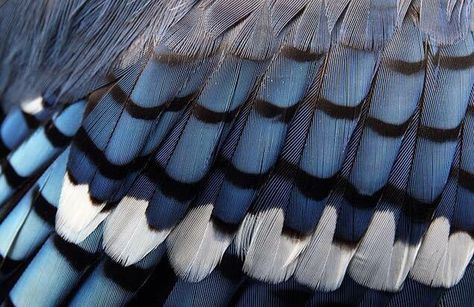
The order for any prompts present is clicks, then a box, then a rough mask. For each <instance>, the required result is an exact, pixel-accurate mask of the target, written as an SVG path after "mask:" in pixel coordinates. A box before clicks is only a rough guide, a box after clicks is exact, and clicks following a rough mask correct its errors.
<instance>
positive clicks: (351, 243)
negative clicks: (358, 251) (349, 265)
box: [333, 226, 361, 249]
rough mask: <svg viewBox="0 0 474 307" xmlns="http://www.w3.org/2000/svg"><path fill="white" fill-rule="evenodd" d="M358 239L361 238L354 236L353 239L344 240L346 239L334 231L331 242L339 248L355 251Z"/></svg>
mask: <svg viewBox="0 0 474 307" xmlns="http://www.w3.org/2000/svg"><path fill="white" fill-rule="evenodd" d="M336 228H337V226H336ZM360 239H361V238H360V237H358V236H354V237H353V238H346V237H344V238H343V237H342V236H341V234H339V232H338V231H336V232H335V233H334V237H333V242H334V243H336V244H337V245H339V246H341V247H342V248H344V247H346V248H348V249H355V248H356V247H357V244H359V240H360Z"/></svg>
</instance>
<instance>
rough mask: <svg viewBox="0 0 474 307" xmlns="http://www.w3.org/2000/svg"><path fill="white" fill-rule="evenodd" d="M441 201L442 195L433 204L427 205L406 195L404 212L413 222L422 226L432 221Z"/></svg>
mask: <svg viewBox="0 0 474 307" xmlns="http://www.w3.org/2000/svg"><path fill="white" fill-rule="evenodd" d="M440 199H441V195H440V196H438V197H437V198H436V199H435V200H434V201H433V202H432V203H425V202H422V201H419V200H417V199H415V198H414V197H411V196H410V195H406V196H405V201H404V204H403V211H404V212H405V215H406V216H408V217H409V218H410V219H411V220H412V221H413V222H415V223H420V224H422V223H427V222H429V221H430V220H431V217H432V216H433V213H434V211H435V210H436V207H437V206H438V203H439V201H440Z"/></svg>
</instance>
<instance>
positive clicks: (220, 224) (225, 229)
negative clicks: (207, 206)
mask: <svg viewBox="0 0 474 307" xmlns="http://www.w3.org/2000/svg"><path fill="white" fill-rule="evenodd" d="M210 220H211V222H212V223H213V224H214V226H215V227H216V228H217V229H218V230H219V231H220V232H222V233H226V234H233V233H235V232H236V231H237V230H238V229H239V227H240V224H239V223H229V222H226V221H224V220H222V219H221V218H220V217H219V216H217V215H215V214H214V213H212V214H211V219H210Z"/></svg>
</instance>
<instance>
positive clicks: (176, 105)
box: [166, 93, 195, 112]
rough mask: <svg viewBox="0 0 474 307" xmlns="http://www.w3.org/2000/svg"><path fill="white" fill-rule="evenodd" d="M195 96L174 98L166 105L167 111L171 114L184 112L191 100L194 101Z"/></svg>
mask: <svg viewBox="0 0 474 307" xmlns="http://www.w3.org/2000/svg"><path fill="white" fill-rule="evenodd" d="M194 96H195V94H194V93H193V94H190V95H188V96H184V97H176V98H174V99H173V100H171V101H170V102H167V103H166V111H169V112H179V111H182V110H183V109H184V108H185V107H186V106H187V105H188V103H189V102H190V101H191V100H193V97H194Z"/></svg>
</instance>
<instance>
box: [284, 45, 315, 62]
mask: <svg viewBox="0 0 474 307" xmlns="http://www.w3.org/2000/svg"><path fill="white" fill-rule="evenodd" d="M281 54H282V55H283V56H285V57H287V58H289V59H291V60H294V61H296V62H312V61H316V60H319V59H321V58H322V57H323V55H324V54H321V53H314V52H310V51H303V50H300V49H298V48H295V47H293V46H285V47H283V48H282V49H281Z"/></svg>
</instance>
